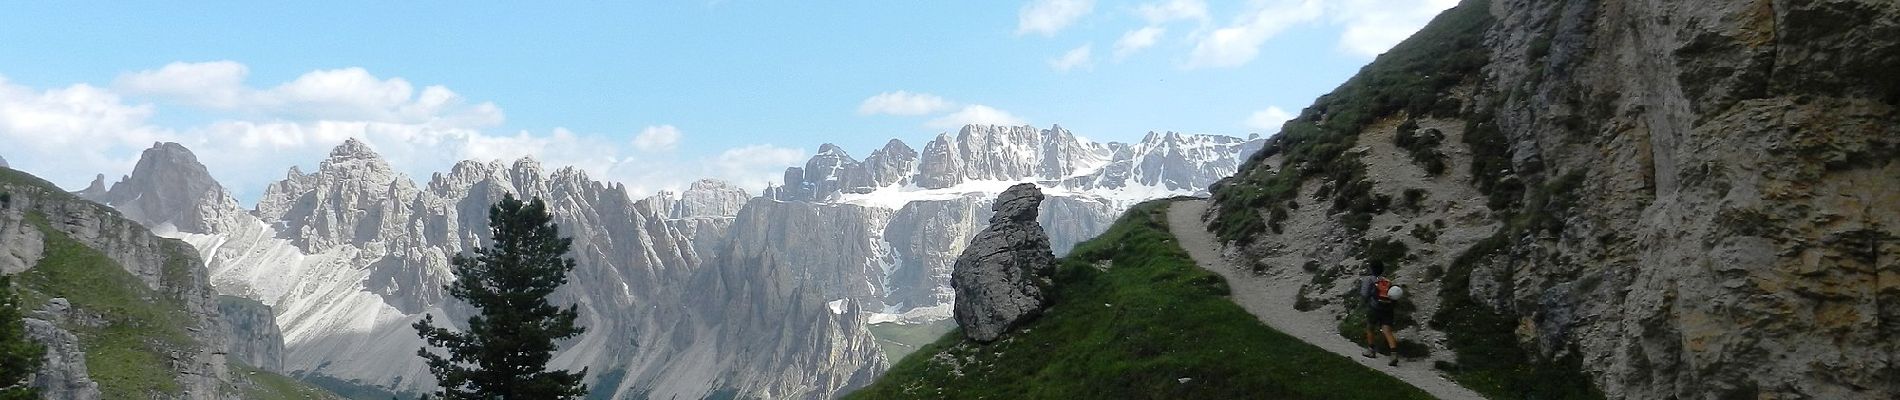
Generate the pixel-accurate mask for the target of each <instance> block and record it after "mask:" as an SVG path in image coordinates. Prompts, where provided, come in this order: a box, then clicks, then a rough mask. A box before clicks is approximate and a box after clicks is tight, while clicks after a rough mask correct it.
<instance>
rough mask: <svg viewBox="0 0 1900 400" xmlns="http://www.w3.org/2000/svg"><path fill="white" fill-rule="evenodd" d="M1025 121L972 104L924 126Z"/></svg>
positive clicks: (996, 110)
mask: <svg viewBox="0 0 1900 400" xmlns="http://www.w3.org/2000/svg"><path fill="white" fill-rule="evenodd" d="M1027 123H1028V122H1027V121H1025V120H1023V119H1022V118H1019V117H1017V116H1015V115H1011V114H1010V113H1009V112H1007V111H1003V110H998V109H996V108H994V107H990V106H986V105H981V104H972V105H968V106H964V107H963V109H962V110H957V112H954V113H950V114H949V115H945V116H942V117H937V118H936V119H932V120H930V121H929V122H926V123H924V126H927V127H931V128H935V129H956V128H960V127H963V126H964V125H969V124H978V125H1023V124H1027Z"/></svg>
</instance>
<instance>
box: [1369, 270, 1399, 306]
mask: <svg viewBox="0 0 1900 400" xmlns="http://www.w3.org/2000/svg"><path fill="white" fill-rule="evenodd" d="M1394 287H1397V286H1393V285H1392V280H1391V279H1385V277H1383V276H1382V277H1379V280H1376V281H1373V282H1372V293H1373V296H1372V297H1373V299H1376V300H1378V301H1379V302H1380V303H1385V304H1392V301H1394V300H1396V299H1395V298H1393V296H1392V295H1393V293H1392V288H1394Z"/></svg>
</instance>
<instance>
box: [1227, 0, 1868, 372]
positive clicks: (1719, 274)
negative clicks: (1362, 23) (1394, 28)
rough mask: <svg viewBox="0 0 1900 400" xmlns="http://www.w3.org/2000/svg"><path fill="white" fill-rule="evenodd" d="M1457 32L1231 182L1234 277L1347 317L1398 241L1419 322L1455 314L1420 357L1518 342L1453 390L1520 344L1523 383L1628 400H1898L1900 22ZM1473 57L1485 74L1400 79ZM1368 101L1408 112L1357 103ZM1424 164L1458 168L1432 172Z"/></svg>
mask: <svg viewBox="0 0 1900 400" xmlns="http://www.w3.org/2000/svg"><path fill="white" fill-rule="evenodd" d="M1447 15H1448V16H1449V17H1441V18H1440V21H1438V22H1434V24H1433V25H1434V26H1436V27H1427V28H1426V29H1425V30H1424V31H1421V32H1422V33H1421V34H1420V35H1421V36H1429V35H1436V36H1429V37H1414V38H1413V39H1412V40H1409V41H1407V42H1406V43H1404V44H1401V45H1399V46H1398V47H1395V48H1394V49H1393V50H1392V51H1391V52H1388V53H1387V54H1386V56H1382V57H1381V59H1380V60H1379V61H1377V62H1375V63H1374V65H1372V66H1368V67H1367V68H1365V69H1364V70H1363V72H1362V74H1361V76H1360V77H1358V78H1355V79H1368V80H1375V81H1376V80H1380V79H1391V78H1396V77H1399V76H1400V75H1399V74H1406V75H1409V76H1430V77H1433V78H1434V79H1435V81H1432V82H1423V81H1421V82H1415V83H1416V84H1414V85H1411V86H1398V85H1395V86H1387V87H1383V88H1380V89H1381V90H1388V91H1387V92H1382V93H1381V92H1373V91H1356V92H1355V91H1354V88H1355V86H1353V84H1352V83H1348V84H1347V85H1343V86H1342V87H1341V89H1340V90H1339V91H1336V92H1335V93H1334V94H1332V95H1329V96H1327V97H1322V98H1321V100H1320V102H1319V103H1318V104H1316V105H1315V107H1312V108H1309V109H1307V110H1305V111H1304V112H1302V113H1301V115H1300V117H1299V118H1296V119H1295V120H1294V121H1293V122H1290V123H1288V125H1287V128H1286V129H1285V131H1288V132H1308V133H1311V132H1326V134H1321V135H1298V136H1285V137H1282V138H1280V139H1283V140H1280V141H1278V142H1276V143H1274V144H1271V145H1269V150H1264V151H1262V153H1261V156H1260V157H1257V158H1256V159H1254V160H1251V161H1250V162H1249V163H1248V165H1246V166H1244V167H1243V168H1242V169H1241V172H1240V173H1239V174H1238V175H1236V176H1235V177H1234V179H1233V180H1231V181H1228V182H1225V183H1223V184H1222V185H1223V188H1224V189H1222V190H1217V194H1216V196H1215V198H1216V200H1219V201H1220V202H1221V203H1222V204H1223V207H1225V208H1226V209H1224V210H1220V211H1218V212H1217V213H1216V214H1215V215H1213V217H1215V218H1214V219H1213V221H1212V222H1214V223H1215V225H1216V228H1217V230H1218V231H1222V232H1227V233H1237V232H1249V233H1248V234H1246V235H1241V236H1239V237H1232V236H1230V237H1229V238H1230V239H1234V240H1236V243H1235V244H1236V245H1238V247H1237V248H1236V249H1234V250H1235V252H1234V253H1235V256H1237V257H1238V258H1241V259H1242V260H1243V261H1244V262H1245V263H1246V264H1247V265H1249V266H1250V267H1252V268H1253V269H1255V270H1257V271H1262V272H1263V273H1269V274H1283V275H1285V278H1284V279H1289V280H1297V281H1301V282H1310V283H1308V284H1307V287H1306V288H1305V289H1304V290H1303V291H1302V292H1303V293H1308V294H1309V295H1306V296H1302V297H1303V298H1302V299H1301V301H1299V302H1298V303H1299V304H1302V305H1304V306H1306V307H1312V308H1318V309H1323V310H1330V311H1333V312H1343V310H1344V308H1342V307H1339V305H1338V304H1336V303H1334V300H1333V299H1335V298H1339V296H1336V295H1339V294H1343V293H1344V292H1345V291H1348V290H1350V279H1342V277H1345V276H1350V274H1351V273H1353V272H1355V271H1354V270H1355V269H1356V268H1357V267H1358V264H1359V263H1360V262H1361V261H1358V260H1359V259H1367V258H1372V257H1382V256H1379V255H1374V254H1370V253H1371V252H1368V251H1365V250H1366V249H1367V248H1368V247H1369V246H1367V245H1366V244H1367V243H1398V244H1402V245H1403V247H1394V246H1389V245H1388V246H1383V247H1384V248H1386V249H1393V248H1397V249H1400V251H1399V252H1395V253H1402V254H1391V256H1393V257H1394V258H1393V261H1395V262H1397V263H1399V264H1401V267H1400V268H1398V270H1397V275H1398V276H1397V279H1398V281H1399V282H1400V283H1401V284H1404V285H1407V286H1406V287H1407V289H1408V291H1409V292H1411V293H1414V294H1417V295H1416V296H1410V297H1411V298H1412V299H1413V300H1414V302H1415V303H1416V305H1417V309H1418V312H1417V313H1416V314H1415V315H1418V316H1433V315H1434V314H1436V318H1434V319H1435V320H1436V321H1434V323H1432V324H1421V326H1419V327H1418V328H1415V330H1408V331H1407V332H1405V333H1404V334H1403V335H1404V336H1407V337H1413V338H1418V339H1420V342H1422V343H1425V344H1428V345H1436V346H1443V348H1445V349H1446V350H1456V349H1457V347H1459V346H1460V345H1461V343H1474V342H1473V340H1484V341H1491V343H1504V344H1506V345H1504V346H1495V347H1491V348H1487V349H1485V350H1484V351H1486V352H1487V354H1484V357H1475V356H1474V357H1468V359H1467V357H1462V356H1463V355H1462V354H1461V355H1460V356H1461V357H1458V360H1447V361H1457V362H1459V364H1460V365H1461V367H1462V368H1467V369H1468V368H1472V367H1473V366H1474V365H1476V364H1472V363H1467V362H1466V361H1472V360H1478V361H1472V362H1482V360H1483V359H1484V358H1486V357H1489V358H1492V359H1496V358H1497V357H1498V355H1499V354H1508V352H1509V351H1510V350H1512V348H1511V347H1510V346H1509V344H1513V343H1514V344H1517V345H1518V346H1517V347H1516V348H1515V349H1519V350H1522V351H1523V352H1524V356H1523V359H1524V360H1525V361H1522V362H1521V363H1522V364H1523V365H1532V366H1535V368H1539V369H1541V371H1543V372H1540V373H1551V374H1557V373H1565V371H1566V370H1568V372H1567V373H1570V374H1574V375H1575V376H1576V378H1575V379H1574V380H1572V379H1563V380H1561V381H1576V382H1586V381H1587V382H1589V383H1590V384H1591V385H1590V386H1593V387H1594V388H1593V389H1594V390H1601V392H1602V394H1603V395H1605V396H1606V397H1609V398H1827V399H1888V398H1893V397H1894V396H1895V394H1896V393H1900V367H1896V366H1900V358H1896V354H1900V341H1897V340H1894V338H1895V337H1900V324H1897V323H1895V321H1900V307H1896V306H1895V305H1896V304H1900V278H1896V277H1897V276H1900V263H1897V262H1896V261H1895V260H1900V244H1896V243H1900V242H1896V240H1895V238H1900V163H1897V162H1895V160H1896V158H1900V151H1896V150H1895V149H1900V75H1896V74H1894V73H1892V72H1891V71H1896V70H1900V35H1897V34H1896V33H1900V4H1896V3H1894V2H1892V1H1855V0H1827V1H1808V2H1778V1H1742V2H1736V1H1712V0H1686V1H1669V2H1657V1H1620V0H1592V1H1583V0H1579V1H1529V0H1495V1H1466V2H1465V3H1464V4H1462V5H1460V6H1459V8H1458V9H1454V11H1452V12H1450V13H1448V14H1447ZM1466 29H1470V31H1469V32H1474V33H1472V34H1469V35H1466V34H1463V33H1461V32H1463V31H1465V30H1466ZM1426 46H1440V47H1446V48H1442V49H1439V50H1436V51H1424V52H1423V53H1422V54H1421V49H1424V48H1425V47H1426ZM1454 59H1463V60H1470V61H1475V62H1473V63H1470V64H1466V66H1468V67H1469V68H1465V67H1458V66H1455V65H1454V69H1456V71H1444V70H1438V71H1433V70H1425V71H1420V70H1405V69H1406V68H1418V67H1420V66H1427V65H1431V64H1432V63H1429V62H1425V61H1426V60H1454ZM1378 74H1385V75H1378ZM1383 82H1404V79H1403V78H1399V79H1398V80H1388V81H1383ZM1402 91H1419V92H1417V93H1415V94H1405V93H1404V92H1402ZM1375 93H1376V94H1379V95H1381V96H1384V97H1382V98H1407V97H1412V98H1413V100H1408V101H1409V102H1411V104H1399V105H1397V106H1387V107H1384V108H1383V109H1379V110H1374V112H1371V113H1365V112H1363V111H1364V109H1363V108H1356V107H1360V106H1361V105H1364V104H1372V103H1378V102H1379V100H1375V99H1372V98H1356V99H1355V98H1352V97H1353V96H1371V95H1373V94H1375ZM1414 96H1415V97H1414ZM1355 113H1358V114H1360V115H1353V114H1355ZM1342 117H1343V118H1342ZM1352 118H1358V119H1360V120H1363V122H1364V124H1363V126H1359V127H1354V126H1346V127H1341V126H1339V124H1340V123H1341V121H1350V119H1352ZM1345 123H1352V122H1345ZM1342 128H1347V129H1342ZM1440 134H1442V135H1443V136H1442V137H1443V140H1442V144H1440V143H1441V141H1437V140H1428V142H1429V143H1430V144H1424V145H1421V144H1420V142H1419V141H1418V140H1407V139H1406V138H1407V137H1411V138H1418V137H1432V136H1435V135H1440ZM1338 137H1346V138H1355V139H1348V140H1349V141H1346V142H1343V143H1338V142H1334V143H1328V142H1327V141H1328V140H1331V139H1332V138H1338ZM1407 146H1410V148H1407ZM1329 152H1330V153H1329ZM1432 153H1437V154H1438V157H1441V158H1440V159H1439V160H1440V161H1442V162H1443V163H1444V165H1445V168H1443V169H1442V171H1443V172H1442V173H1441V174H1433V173H1430V172H1429V170H1428V169H1427V168H1428V166H1429V165H1430V163H1429V162H1422V161H1419V160H1425V161H1430V160H1431V159H1432V157H1430V155H1431V154H1432ZM1316 154H1328V155H1337V158H1334V159H1326V158H1322V157H1315V156H1314V155H1316ZM1420 155H1425V156H1426V157H1420ZM1355 163H1356V164H1358V165H1357V166H1355V165H1353V164H1355ZM1355 168H1357V171H1355V170H1354V169H1355ZM1321 169H1330V170H1332V171H1335V172H1325V173H1313V172H1312V171H1319V170H1321ZM1338 171H1344V172H1338ZM1354 172H1358V173H1357V174H1355V173H1354ZM1268 182H1273V183H1277V185H1266V183H1268ZM1269 186H1272V187H1269ZM1267 189H1271V190H1267ZM1279 192H1284V193H1288V194H1287V195H1286V196H1284V197H1274V196H1277V194H1275V193H1279ZM1381 197H1383V198H1384V199H1386V200H1390V205H1391V206H1390V207H1387V206H1385V205H1381V204H1382V203H1385V202H1384V201H1381V200H1380V198H1381ZM1407 199H1410V200H1407ZM1289 200H1291V201H1296V202H1297V203H1303V206H1299V207H1294V206H1290V205H1287V204H1289ZM1327 200H1331V201H1330V202H1329V201H1327ZM1315 203H1318V204H1319V206H1317V207H1315V206H1313V205H1314V204H1315ZM1326 203H1330V205H1331V207H1327V205H1328V204H1326ZM1407 203H1409V204H1410V205H1406V204H1407ZM1248 216H1253V217H1257V218H1248ZM1247 221H1253V222H1254V223H1255V224H1253V225H1249V224H1246V223H1245V222H1247ZM1308 263H1311V264H1308ZM1302 265H1315V266H1317V267H1316V268H1312V269H1304V268H1301V267H1302ZM1334 266H1339V267H1337V268H1335V267H1334ZM1236 290H1244V289H1243V288H1236ZM1445 310H1450V312H1446V311H1445ZM1487 315H1496V316H1497V317H1498V318H1495V319H1491V320H1478V318H1480V317H1484V316H1487ZM1474 316H1477V317H1474ZM1473 321H1478V322H1473ZM1441 329H1442V330H1444V331H1440V330H1441ZM1512 357H1516V356H1512ZM1550 383H1562V382H1543V383H1542V384H1550ZM1539 385H1540V384H1539V383H1532V384H1526V385H1521V386H1519V387H1530V388H1532V389H1533V390H1534V389H1536V387H1537V386H1539Z"/></svg>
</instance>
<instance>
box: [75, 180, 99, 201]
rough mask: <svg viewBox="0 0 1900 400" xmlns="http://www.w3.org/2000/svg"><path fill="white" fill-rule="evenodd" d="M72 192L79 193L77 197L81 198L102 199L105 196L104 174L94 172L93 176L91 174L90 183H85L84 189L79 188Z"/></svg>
mask: <svg viewBox="0 0 1900 400" xmlns="http://www.w3.org/2000/svg"><path fill="white" fill-rule="evenodd" d="M73 194H77V195H79V197H81V198H85V199H102V198H105V196H106V174H95V175H93V176H92V183H90V184H87V185H86V188H85V189H81V190H80V191H78V192H73Z"/></svg>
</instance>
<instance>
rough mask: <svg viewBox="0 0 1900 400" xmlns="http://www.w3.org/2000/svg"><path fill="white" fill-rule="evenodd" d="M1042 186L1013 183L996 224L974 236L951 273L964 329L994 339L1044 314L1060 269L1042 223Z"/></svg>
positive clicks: (1003, 197) (994, 217)
mask: <svg viewBox="0 0 1900 400" xmlns="http://www.w3.org/2000/svg"><path fill="white" fill-rule="evenodd" d="M1042 199H1043V196H1042V190H1040V189H1037V188H1036V185H1035V184H1033V183H1024V184H1018V185H1016V186H1011V187H1010V188H1009V190H1007V191H1004V192H1003V194H1002V195H1001V196H998V197H997V198H996V205H995V206H992V207H991V210H994V211H995V212H996V214H995V215H992V216H991V217H990V227H989V228H988V229H984V230H983V232H982V233H978V234H977V235H976V239H973V240H971V241H970V247H969V248H967V249H964V250H963V255H962V256H959V257H957V263H956V266H955V267H954V270H953V271H952V272H951V274H950V286H951V288H952V289H954V290H955V291H956V295H957V297H956V299H957V300H956V303H955V309H954V312H955V316H956V320H957V325H958V326H961V327H963V334H964V336H966V337H969V338H970V339H971V340H975V341H979V342H989V341H992V340H996V338H997V337H999V336H1002V334H1003V333H1004V332H1008V331H1009V329H1010V328H1013V327H1015V326H1016V325H1017V324H1019V323H1021V322H1023V321H1026V320H1028V319H1030V318H1034V317H1036V316H1037V315H1040V314H1041V311H1042V308H1043V306H1044V305H1046V298H1045V297H1044V293H1045V292H1046V291H1047V290H1048V288H1049V285H1050V284H1051V278H1050V276H1051V275H1052V274H1053V273H1054V271H1055V254H1054V253H1051V252H1050V251H1049V236H1048V235H1046V234H1044V233H1043V232H1042V226H1041V225H1039V224H1037V223H1036V212H1037V209H1038V208H1039V207H1040V206H1041V205H1042Z"/></svg>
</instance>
